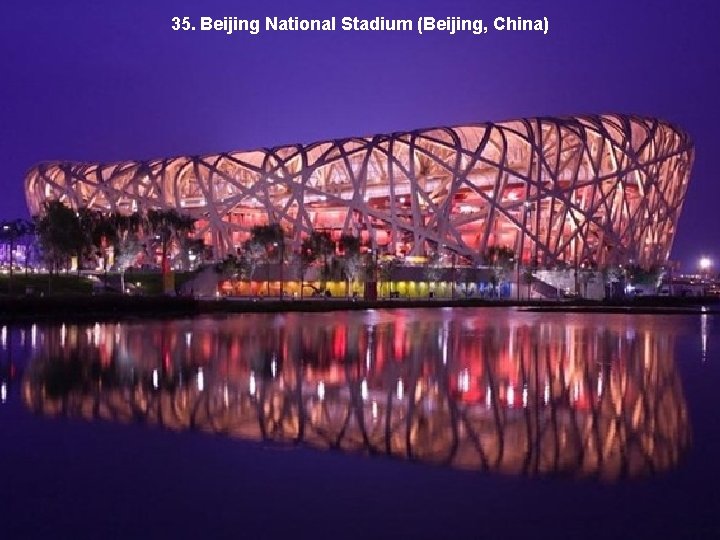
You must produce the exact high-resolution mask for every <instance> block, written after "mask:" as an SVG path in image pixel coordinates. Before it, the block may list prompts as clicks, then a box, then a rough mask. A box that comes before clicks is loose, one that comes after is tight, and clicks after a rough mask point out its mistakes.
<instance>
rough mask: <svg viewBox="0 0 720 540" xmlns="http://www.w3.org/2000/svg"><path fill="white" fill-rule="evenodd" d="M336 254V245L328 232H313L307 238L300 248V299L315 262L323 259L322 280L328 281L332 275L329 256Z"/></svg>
mask: <svg viewBox="0 0 720 540" xmlns="http://www.w3.org/2000/svg"><path fill="white" fill-rule="evenodd" d="M333 253H335V243H334V242H333V241H332V237H331V236H330V233H329V232H328V231H312V232H311V233H310V235H309V236H307V237H305V238H304V239H303V241H302V245H301V247H300V297H301V298H302V296H303V291H304V286H305V273H306V272H307V269H308V268H310V266H312V265H313V264H314V263H315V261H317V260H319V259H320V258H322V260H323V266H322V268H321V269H320V277H321V280H323V281H324V280H325V279H327V277H328V275H329V274H330V267H329V265H328V262H327V261H328V256H329V255H331V254H333Z"/></svg>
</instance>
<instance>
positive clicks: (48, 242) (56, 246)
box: [36, 201, 84, 273]
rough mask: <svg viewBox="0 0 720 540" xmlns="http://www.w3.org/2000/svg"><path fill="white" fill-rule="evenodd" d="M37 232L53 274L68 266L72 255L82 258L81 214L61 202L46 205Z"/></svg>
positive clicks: (37, 221)
mask: <svg viewBox="0 0 720 540" xmlns="http://www.w3.org/2000/svg"><path fill="white" fill-rule="evenodd" d="M36 231H37V234H38V239H39V240H40V245H41V246H42V249H43V254H44V255H45V260H46V262H47V263H48V264H49V265H50V270H51V273H52V272H53V271H55V272H57V270H58V269H59V268H60V265H61V264H62V265H65V266H67V260H68V258H69V257H71V256H72V255H77V257H78V265H79V259H80V258H81V257H82V251H83V246H84V241H83V231H82V228H81V225H80V219H79V214H78V213H77V212H75V211H74V210H73V209H71V208H69V207H67V206H65V205H64V204H63V203H61V202H60V201H50V202H47V203H45V206H44V208H43V213H42V214H41V215H40V216H39V217H37V218H36Z"/></svg>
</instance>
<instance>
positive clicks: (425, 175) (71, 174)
mask: <svg viewBox="0 0 720 540" xmlns="http://www.w3.org/2000/svg"><path fill="white" fill-rule="evenodd" d="M692 162H693V144H692V141H691V140H690V138H689V136H688V135H687V134H686V133H684V132H683V131H681V130H680V129H678V128H677V127H675V126H673V125H671V124H670V123H667V122H665V121H662V120H658V119H654V118H643V117H638V116H631V115H621V114H608V115H587V116H575V117H568V118H545V117H541V118H527V119H521V120H513V121H506V122H498V123H483V124H468V125H461V126H455V127H437V128H428V129H417V130H413V131H404V132H396V133H390V134H378V135H372V136H366V137H351V138H344V139H335V140H328V141H320V142H315V143H311V144H293V145H286V146H278V147H274V148H262V149H257V150H250V151H237V152H228V153H219V154H211V155H205V156H180V157H172V158H164V159H153V160H147V161H123V162H117V163H75V162H51V163H42V164H39V165H36V166H35V167H33V168H32V169H31V170H30V171H29V172H28V174H27V177H26V180H25V189H26V197H27V203H28V206H29V209H30V212H31V214H33V215H37V214H39V213H41V212H42V211H43V208H44V203H46V202H47V201H51V200H59V201H61V202H63V203H65V204H66V205H69V206H71V207H74V208H78V207H89V208H92V209H97V210H100V211H103V212H106V211H107V212H119V213H130V212H134V211H139V212H143V211H147V210H149V209H176V210H178V211H179V212H182V213H184V214H189V215H190V216H192V217H194V218H196V219H197V221H196V224H195V232H194V234H195V237H196V238H197V239H201V240H203V241H204V243H205V245H206V246H208V248H207V249H208V253H211V256H212V258H213V259H215V260H219V259H222V258H223V257H225V256H226V255H228V254H231V253H236V252H237V250H238V248H239V247H240V246H241V245H242V244H243V242H244V241H245V240H247V239H248V237H249V235H250V231H251V229H252V228H253V227H254V226H256V225H263V224H280V225H281V226H282V228H283V229H284V230H285V231H286V234H287V236H288V240H287V242H288V247H287V249H288V250H297V249H299V247H300V246H301V243H302V239H303V238H304V237H305V236H306V235H308V234H309V233H310V232H311V231H314V230H323V231H328V232H329V233H330V234H331V235H332V237H333V238H334V239H338V238H339V237H340V236H341V235H343V234H352V235H355V236H357V237H359V238H360V240H361V245H362V246H363V249H364V250H367V251H370V252H374V253H381V254H389V255H394V256H397V257H411V256H419V257H421V256H423V255H425V254H427V253H428V250H432V249H442V250H444V251H445V252H447V253H452V254H454V255H457V256H459V257H462V258H463V259H464V260H466V261H468V264H480V263H481V262H482V256H483V254H484V253H486V251H487V250H488V249H489V248H491V247H492V246H506V247H508V248H509V249H511V250H512V251H513V252H514V253H515V254H517V260H518V261H519V262H520V263H522V264H527V263H529V262H530V261H534V262H535V263H536V264H539V265H544V266H546V267H551V266H552V265H558V264H561V265H575V267H577V265H578V264H583V265H584V264H592V265H594V266H595V267H603V266H605V265H610V264H619V263H623V262H632V263H634V264H638V265H642V266H645V267H649V266H652V265H659V264H663V263H665V262H666V261H667V259H668V256H669V252H670V249H671V246H672V243H673V238H674V236H675V233H676V227H677V223H678V218H679V216H680V213H681V210H682V206H683V201H684V198H685V194H686V190H687V186H688V180H689V176H690V170H691V166H692Z"/></svg>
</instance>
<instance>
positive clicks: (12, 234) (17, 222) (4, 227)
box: [0, 219, 34, 292]
mask: <svg viewBox="0 0 720 540" xmlns="http://www.w3.org/2000/svg"><path fill="white" fill-rule="evenodd" d="M33 229H34V227H33V224H32V223H31V222H29V221H27V220H25V219H13V220H8V221H3V222H2V223H0V239H2V240H3V241H4V242H7V243H8V244H9V247H10V256H9V262H10V278H9V280H8V289H9V292H12V285H13V283H12V282H13V270H14V268H13V266H14V265H15V260H14V255H15V247H16V245H17V240H18V238H22V237H23V236H26V235H28V234H30V233H31V232H32V231H33ZM25 263H26V267H27V251H26V252H25Z"/></svg>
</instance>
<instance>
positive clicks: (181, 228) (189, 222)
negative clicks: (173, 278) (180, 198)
mask: <svg viewBox="0 0 720 540" xmlns="http://www.w3.org/2000/svg"><path fill="white" fill-rule="evenodd" d="M195 221H196V220H195V218H192V217H190V216H188V215H183V214H180V213H178V211H177V210H175V209H174V208H171V209H170V210H148V213H147V216H146V228H147V233H148V234H149V235H150V236H152V237H155V238H156V239H157V240H159V241H160V244H161V250H162V256H161V266H160V268H161V270H162V275H163V283H165V292H169V290H168V289H169V288H170V286H169V284H168V283H167V280H166V277H167V276H168V274H169V275H172V273H170V265H169V261H168V250H169V247H170V246H171V245H172V244H173V243H174V242H175V243H177V244H178V245H180V243H181V240H182V239H183V238H185V237H186V236H187V235H188V233H190V232H191V231H192V230H193V228H194V226H195Z"/></svg>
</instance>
